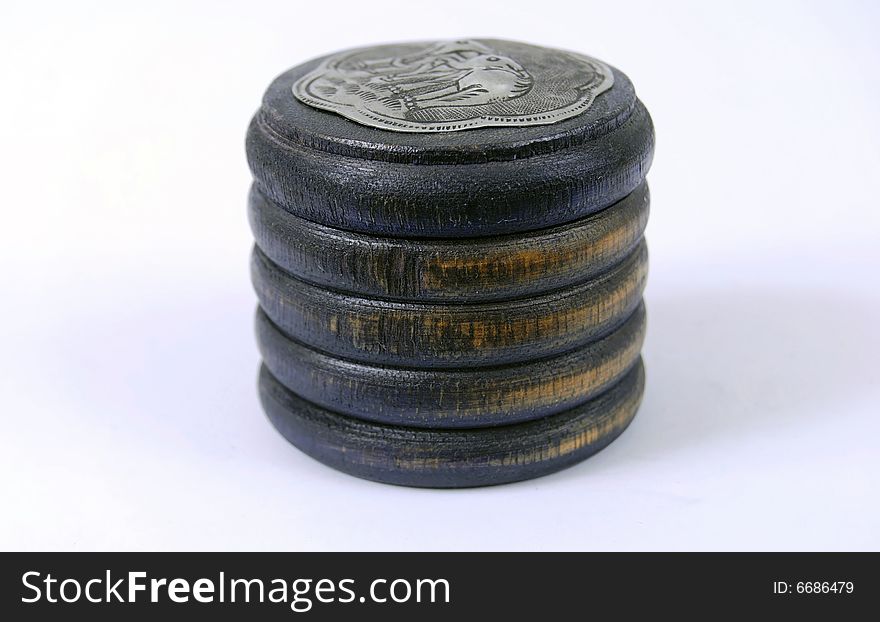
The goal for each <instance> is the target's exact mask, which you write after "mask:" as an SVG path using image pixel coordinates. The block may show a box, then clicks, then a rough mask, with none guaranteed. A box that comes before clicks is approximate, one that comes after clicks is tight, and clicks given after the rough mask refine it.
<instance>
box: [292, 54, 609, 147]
mask: <svg viewBox="0 0 880 622" xmlns="http://www.w3.org/2000/svg"><path fill="white" fill-rule="evenodd" d="M613 82H614V77H613V75H612V73H611V69H609V68H608V66H607V65H605V64H604V63H602V62H600V61H598V60H596V59H593V58H590V57H587V56H583V55H581V54H575V53H573V52H564V51H561V50H553V49H549V48H543V47H537V46H533V45H526V44H524V43H515V42H512V41H493V42H492V45H489V43H488V42H482V41H476V40H471V39H467V40H459V41H446V42H439V43H433V44H430V43H429V44H425V43H414V44H399V45H386V46H378V47H370V48H362V49H357V50H350V51H347V52H341V53H339V54H335V55H333V56H331V57H329V58H327V59H326V60H324V61H323V62H322V63H321V64H320V65H319V66H318V67H317V68H316V69H315V70H314V71H312V72H310V73H308V74H306V75H305V76H303V77H302V78H300V79H299V80H297V82H296V83H295V84H294V85H293V93H294V95H295V96H296V98H297V99H299V100H300V101H301V102H303V103H305V104H308V105H310V106H314V107H315V108H321V109H323V110H330V111H332V112H336V113H338V114H341V115H342V116H344V117H346V118H348V119H351V120H352V121H357V122H358V123H362V124H364V125H369V126H371V127H377V128H380V129H385V130H394V131H398V132H453V131H457V130H464V129H469V128H477V127H488V126H508V127H511V126H512V127H516V126H526V125H546V124H549V123H556V122H557V121H562V120H563V119H568V118H571V117H573V116H575V115H578V114H580V113H582V112H584V111H586V110H587V109H588V108H589V107H590V106H591V105H592V103H593V101H594V100H595V98H596V96H597V95H599V94H600V93H602V92H603V91H606V90H608V89H609V88H611V86H612V84H613Z"/></svg>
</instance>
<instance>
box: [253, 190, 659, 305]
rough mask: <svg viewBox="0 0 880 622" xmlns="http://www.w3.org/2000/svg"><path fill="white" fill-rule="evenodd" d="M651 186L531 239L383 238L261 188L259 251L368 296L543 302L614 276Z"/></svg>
mask: <svg viewBox="0 0 880 622" xmlns="http://www.w3.org/2000/svg"><path fill="white" fill-rule="evenodd" d="M649 203H650V198H649V193H648V187H647V184H646V183H643V184H642V185H640V186H639V187H638V188H636V189H635V190H634V191H633V192H632V193H630V194H629V195H627V196H626V197H625V198H623V199H622V200H620V201H618V202H617V203H615V204H614V205H612V206H611V207H609V208H607V209H605V210H602V211H601V212H599V213H597V214H593V215H591V216H588V217H586V218H582V219H580V220H578V221H575V222H573V223H571V224H567V225H562V226H559V227H553V228H550V229H544V230H541V231H537V232H531V233H526V234H516V235H505V236H492V237H488V238H466V239H455V240H424V239H412V238H393V237H376V236H371V235H364V234H359V233H352V232H348V231H343V230H340V229H333V228H330V227H325V226H323V225H319V224H317V223H313V222H311V221H308V220H304V219H302V218H299V217H297V216H294V215H293V214H291V213H290V212H288V211H286V210H284V209H282V208H280V207H279V206H278V205H276V204H275V203H273V202H272V201H270V200H268V199H267V198H266V197H265V196H264V195H263V194H262V193H261V192H260V191H259V190H258V189H257V188H256V186H253V187H252V188H251V192H250V196H249V199H248V218H249V221H250V225H251V230H252V231H253V233H254V238H255V239H256V243H257V246H258V247H259V248H260V250H261V251H262V252H263V253H265V255H266V256H267V257H268V258H269V259H271V260H272V261H273V262H275V263H276V264H278V265H279V266H281V267H282V268H284V270H286V271H288V272H290V273H291V274H293V275H294V276H296V277H298V278H300V279H302V280H304V281H309V282H311V283H315V284H317V285H322V286H324V287H329V288H332V289H336V290H340V291H344V292H350V293H353V294H360V295H363V296H365V297H368V298H384V299H391V300H408V301H419V302H422V301H423V302H463V301H464V302H482V301H490V300H505V299H511V298H523V297H527V296H534V295H537V294H541V293H544V292H548V291H552V290H556V289H561V288H563V287H567V286H570V285H574V284H575V283H579V282H583V281H585V280H587V279H589V278H591V277H593V276H597V275H598V274H600V273H602V272H604V271H605V270H607V269H609V268H610V267H611V266H613V265H615V264H617V263H618V262H620V261H621V260H623V258H624V257H625V256H626V255H628V254H629V253H630V252H631V251H632V250H633V249H634V248H635V246H636V245H637V244H638V243H639V241H640V239H641V237H642V234H643V233H644V230H645V225H646V224H647V221H648V212H649Z"/></svg>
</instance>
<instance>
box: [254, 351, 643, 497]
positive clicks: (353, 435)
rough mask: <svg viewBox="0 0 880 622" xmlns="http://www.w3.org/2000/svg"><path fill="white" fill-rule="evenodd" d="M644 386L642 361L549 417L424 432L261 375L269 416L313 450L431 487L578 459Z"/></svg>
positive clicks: (342, 465)
mask: <svg viewBox="0 0 880 622" xmlns="http://www.w3.org/2000/svg"><path fill="white" fill-rule="evenodd" d="M643 389H644V369H643V367H642V364H641V361H640V360H639V361H637V362H636V364H635V365H633V366H632V368H631V369H630V371H629V372H628V373H627V374H625V375H624V376H623V377H622V378H621V379H620V380H618V381H617V382H616V383H615V384H614V385H613V386H611V387H610V388H609V389H608V390H607V391H605V392H604V393H602V394H601V395H599V396H597V397H595V398H594V399H592V400H590V401H588V402H586V403H584V404H581V405H580V406H577V407H575V408H572V409H570V410H567V411H565V412H562V413H559V414H556V415H553V416H550V417H544V418H542V419H538V420H536V421H531V422H527V423H519V424H515V425H506V426H499V427H493V428H482V429H474V430H422V429H415V428H406V427H398V426H390V425H382V424H376V423H370V422H366V421H360V420H358V419H354V418H351V417H345V416H342V415H339V414H336V413H332V412H330V411H328V410H325V409H322V408H320V407H318V406H316V405H314V404H312V403H310V402H308V401H306V400H304V399H302V398H300V397H298V396H297V395H295V394H294V393H292V392H291V391H290V390H288V389H287V388H285V387H284V386H283V385H282V384H281V383H280V382H279V381H278V380H277V379H276V378H275V377H274V376H272V374H271V373H270V372H269V371H268V370H267V369H266V367H265V366H264V367H263V368H262V369H261V371H260V379H259V390H260V399H261V402H262V404H263V408H264V410H265V411H266V414H267V416H268V418H269V420H270V421H271V422H272V424H273V425H274V426H275V427H276V428H277V429H278V431H279V432H280V433H281V434H282V435H283V436H284V437H285V438H286V439H287V440H288V441H290V442H291V443H292V444H293V445H295V446H296V447H298V448H299V449H300V450H302V451H303V452H305V453H306V454H308V455H309V456H311V457H313V458H315V459H317V460H319V461H321V462H323V463H324V464H327V465H329V466H331V467H333V468H335V469H338V470H340V471H343V472H345V473H349V474H351V475H355V476H357V477H362V478H365V479H370V480H374V481H378V482H384V483H389V484H399V485H404V486H421V487H433V488H461V487H468V486H488V485H493V484H502V483H507V482H515V481H520V480H525V479H529V478H533V477H538V476H541V475H546V474H549V473H552V472H554V471H558V470H560V469H562V468H565V467H567V466H571V465H573V464H575V463H577V462H580V461H581V460H584V459H585V458H587V457H589V456H591V455H593V454H594V453H596V452H597V451H599V450H600V449H602V448H603V447H605V446H607V445H608V444H609V443H610V442H611V441H613V440H614V439H615V438H617V436H619V435H620V434H621V433H622V432H623V430H624V429H626V427H627V426H628V425H629V423H630V422H631V421H632V419H633V417H634V416H635V414H636V411H637V410H638V407H639V403H640V401H641V397H642V392H643Z"/></svg>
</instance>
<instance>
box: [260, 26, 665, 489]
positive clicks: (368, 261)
mask: <svg viewBox="0 0 880 622" xmlns="http://www.w3.org/2000/svg"><path fill="white" fill-rule="evenodd" d="M653 148H654V132H653V126H652V123H651V118H650V116H649V115H648V112H647V110H646V109H645V107H644V106H643V105H642V103H641V102H640V101H639V100H638V98H637V97H636V96H635V92H634V89H633V86H632V83H631V82H630V81H629V79H628V78H627V77H626V76H625V75H624V74H623V73H621V72H620V71H618V70H617V69H614V68H613V67H610V66H609V65H606V64H605V63H603V62H601V61H599V60H596V59H593V58H590V57H587V56H583V55H581V54H578V53H574V52H568V51H561V50H554V49H549V48H543V47H537V46H532V45H527V44H524V43H518V42H512V41H502V40H491V39H480V40H472V39H462V40H454V41H443V42H431V43H424V42H419V43H404V44H392V45H382V46H375V47H370V48H361V49H356V50H349V51H345V52H340V53H337V54H333V55H330V56H326V57H323V58H319V59H316V60H314V61H311V62H308V63H305V64H303V65H299V66H297V67H294V68H293V69H291V70H289V71H287V72H285V73H284V74H282V75H281V76H279V77H278V78H277V79H276V80H275V81H274V82H273V83H272V84H271V85H270V86H269V88H268V90H267V92H266V94H265V96H264V98H263V103H262V106H261V108H260V109H259V111H258V112H257V114H256V115H255V116H254V118H253V120H252V122H251V124H250V126H249V128H248V133H247V155H248V162H249V164H250V168H251V171H252V173H253V176H254V183H253V187H252V188H251V193H250V197H249V201H248V214H249V220H250V224H251V229H252V231H253V232H254V236H255V240H256V247H255V249H254V253H253V255H252V261H251V274H252V280H253V283H254V287H255V290H256V292H257V297H258V300H259V305H260V308H259V310H258V314H257V334H258V341H259V345H260V350H261V352H262V354H263V358H264V367H263V369H262V371H261V373H260V396H261V400H262V403H263V406H264V409H265V410H266V412H267V414H268V415H269V418H270V420H271V421H272V423H273V424H274V425H275V426H276V427H277V428H278V429H279V431H280V432H281V433H282V434H283V435H284V436H285V437H286V438H287V439H288V440H290V441H291V442H292V443H293V444H294V445H296V446H297V447H299V448H300V449H302V450H303V451H305V452H306V453H308V454H309V455H311V456H313V457H315V458H317V459H318V460H321V461H323V462H325V463H327V464H329V465H331V466H333V467H335V468H337V469H340V470H343V471H346V472H349V473H352V474H354V475H358V476H361V477H366V478H369V479H374V480H377V481H383V482H388V483H395V484H405V485H416V486H434V487H457V486H475V485H486V484H496V483H502V482H509V481H515V480H520V479H526V478H529V477H535V476H537V475H542V474H545V473H548V472H551V471H553V470H557V469H559V468H562V467H564V466H567V465H570V464H572V463H574V462H577V461H579V460H582V459H583V458H585V457H587V456H589V455H591V454H592V453H594V452H595V451H598V450H599V449H601V448H602V447H604V446H605V445H607V444H608V443H609V442H610V441H611V440H613V439H614V438H616V436H617V435H618V434H620V432H621V431H622V430H623V429H624V428H625V427H626V425H627V424H628V423H629V421H631V419H632V417H633V416H634V415H635V412H636V409H637V407H638V404H639V400H640V397H641V393H642V389H643V386H644V372H643V369H642V365H641V360H640V357H639V350H640V348H641V343H642V340H643V337H644V330H645V310H644V305H643V304H642V302H641V297H642V291H643V289H644V285H645V279H646V277H647V250H646V246H645V243H644V239H643V233H644V229H645V225H646V223H647V218H648V206H649V194H648V188H647V184H646V182H645V175H646V173H647V170H648V168H649V166H650V163H651V158H652V155H653Z"/></svg>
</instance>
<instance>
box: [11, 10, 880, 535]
mask: <svg viewBox="0 0 880 622" xmlns="http://www.w3.org/2000/svg"><path fill="white" fill-rule="evenodd" d="M0 11H2V13H0V175H2V186H0V187H2V197H0V201H2V210H3V212H2V214H3V220H2V228H0V236H2V240H0V261H2V263H0V266H2V267H0V291H2V293H3V297H2V303H0V414H2V417H3V420H2V422H3V428H2V429H3V433H2V440H0V498H2V506H3V509H2V511H0V546H2V548H6V549H77V550H80V549H86V550H92V549H137V550H140V549H146V550H168V549H219V550H224V549H293V550H300V549H316V550H327V549H405V550H419V549H430V550H469V549H481V550H482V549H506V550H511V549H515V550H520V549H529V550H531V549H539V550H546V549H562V550H569V549H578V550H580V549H627V550H630V549H673V550H675V549H687V550H690V549H724V550H726V549H735V550H743V549H745V550H752V549H856V550H863V549H871V550H876V549H878V548H880V420H878V414H880V362H878V358H877V353H878V349H880V329H878V326H880V288H878V282H880V277H878V274H880V272H878V271H880V250H878V246H880V244H878V242H880V240H878V233H877V231H878V225H880V218H878V190H877V188H878V185H877V184H878V171H880V115H878V110H880V107H878V101H880V79H878V74H880V69H878V68H880V47H878V43H877V31H878V27H880V10H878V8H877V5H876V4H875V3H871V2H867V1H866V2H863V3H854V2H853V3H844V2H835V3H829V2H824V3H793V2H757V3H747V2H736V3H731V4H730V6H727V7H723V8H722V5H721V4H720V3H712V2H695V3H693V4H687V5H685V4H678V3H675V4H672V3H662V2H645V3H635V4H634V3H628V2H617V1H610V0H606V1H604V2H601V3H588V2H584V1H582V0H578V1H576V2H571V3H566V2H552V1H548V0H541V1H537V0H530V1H529V2H514V1H512V0H505V1H502V0H498V1H489V0H481V1H479V2H475V1H473V0H467V1H465V2H460V1H452V0H444V1H442V2H425V3H419V2H413V1H410V2H394V3H388V2H343V1H342V0H332V1H327V2H308V3H294V2H278V3H269V2H255V1H248V2H239V3H226V2H204V3H190V2H173V3H159V2H150V3H137V4H135V3H130V4H129V5H128V6H125V4H124V3H109V2H108V3H106V4H89V3H81V2H78V3H57V4H56V5H54V6H53V5H51V4H38V3H32V2H23V3H9V2H4V3H3V8H2V9H0ZM481 35H482V36H495V37H502V38H512V39H522V40H526V41H530V42H534V43H539V44H546V45H551V46H556V47H562V48H569V49H573V50H578V51H582V52H585V53H588V54H592V55H595V56H597V57H599V58H602V59H603V60H606V61H607V62H610V63H612V64H614V65H616V66H618V67H620V68H622V69H623V70H624V71H625V72H626V73H628V75H629V76H630V77H631V78H632V80H633V82H634V83H635V84H636V88H637V90H638V92H639V94H640V96H641V97H642V99H643V100H644V101H645V103H646V105H647V106H648V108H649V110H650V111H651V113H652V114H653V117H654V121H655V124H656V129H657V150H656V156H655V160H654V167H653V169H652V171H651V173H650V176H649V179H650V181H651V188H652V195H653V204H652V216H651V223H650V226H649V229H648V239H649V243H650V249H651V258H652V273H651V277H650V279H649V286H648V290H647V304H648V311H649V324H650V326H649V336H648V340H647V343H646V345H645V358H646V364H647V371H648V387H647V392H646V395H645V401H644V404H643V407H642V409H641V411H640V413H639V415H638V417H637V418H636V421H635V422H634V423H633V425H632V426H631V427H630V429H629V430H628V431H627V432H626V433H625V434H624V435H623V436H622V437H621V438H620V439H619V440H617V441H616V442H615V443H614V444H613V445H612V446H611V447H609V448H608V449H607V450H605V451H603V452H601V453H600V454H599V455H597V456H595V457H594V458H592V459H590V460H588V461H586V462H585V463H583V464H581V465H579V466H577V467H574V468H571V469H569V470H566V471H564V472H561V473H559V474H556V475H552V476H549V477H545V478H542V479H538V480H533V481H529V482H524V483H520V484H515V485H508V486H501V487H495V488H489V489H475V490H463V491H431V490H417V489H406V488H396V487H391V486H385V485H381V484H374V483H370V482H366V481H361V480H358V479H355V478H352V477H350V476H347V475H343V474H340V473H337V472H335V471H333V470H331V469H329V468H326V467H324V466H322V465H320V464H318V463H316V462H314V461H312V460H311V459H309V458H307V457H306V456H304V455H302V454H300V453H299V452H298V451H296V450H295V449H293V448H292V447H291V446H289V445H288V444H287V443H286V442H285V441H284V440H283V439H282V438H281V437H280V436H279V435H277V434H276V433H275V431H274V430H273V428H272V427H271V426H270V425H269V423H268V422H267V421H266V420H265V418H264V416H263V415H262V413H261V410H260V407H259V404H258V402H257V397H256V390H255V378H256V372H257V367H258V355H257V351H256V347H255V344H254V338H253V334H252V315H253V310H254V306H255V298H254V295H253V294H252V292H251V289H250V285H249V282H248V273H247V262H248V253H249V247H250V244H251V238H250V233H249V231H248V227H247V222H246V218H245V197H246V193H247V189H248V184H249V179H250V175H249V172H248V169H247V166H246V163H245V158H244V144H243V141H244V133H245V129H246V126H247V123H248V120H249V118H250V116H251V115H252V114H253V112H254V111H255V110H256V108H257V106H258V105H259V101H260V97H261V95H262V92H263V90H264V89H265V87H266V86H267V85H268V84H269V82H270V81H271V79H272V78H273V77H274V76H275V75H277V74H278V73H280V72H282V71H283V70H285V69H286V68H288V67H290V66H292V65H294V64H297V63H299V62H302V61H304V60H306V59H309V58H311V57H314V56H317V55H320V54H323V53H326V52H329V51H333V50H337V49H339V48H345V47H351V46H356V45H364V44H370V43H380V42H385V41H388V40H400V39H433V38H449V37H461V36H481Z"/></svg>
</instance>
